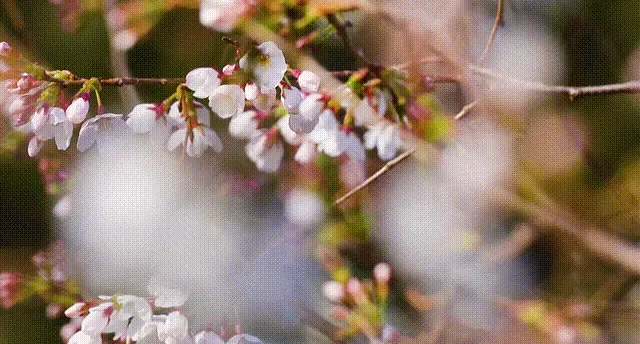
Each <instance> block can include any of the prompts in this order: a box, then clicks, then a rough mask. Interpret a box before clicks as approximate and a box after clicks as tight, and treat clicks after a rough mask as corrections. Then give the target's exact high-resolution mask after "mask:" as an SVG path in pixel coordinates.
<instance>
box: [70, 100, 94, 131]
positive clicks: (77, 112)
mask: <svg viewBox="0 0 640 344" xmlns="http://www.w3.org/2000/svg"><path fill="white" fill-rule="evenodd" d="M87 113H89V102H88V101H87V100H85V99H84V98H82V97H79V98H76V99H75V100H74V101H73V102H72V103H71V104H70V105H69V107H67V117H68V118H69V120H70V121H71V122H72V123H73V124H78V123H82V121H84V120H85V119H86V118H87Z"/></svg>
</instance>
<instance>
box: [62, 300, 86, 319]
mask: <svg viewBox="0 0 640 344" xmlns="http://www.w3.org/2000/svg"><path fill="white" fill-rule="evenodd" d="M88 310H89V307H88V306H87V304H86V303H85V302H76V303H74V304H73V306H71V307H69V308H67V310H66V311H64V315H65V316H67V318H81V317H83V316H85V315H86V314H87V311H88Z"/></svg>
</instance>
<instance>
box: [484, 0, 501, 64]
mask: <svg viewBox="0 0 640 344" xmlns="http://www.w3.org/2000/svg"><path fill="white" fill-rule="evenodd" d="M497 1H498V8H497V9H496V19H495V21H494V22H493V27H492V28H491V33H490V34H489V38H488V39H487V43H486V44H485V45H484V51H482V55H480V59H479V60H478V63H480V64H482V63H483V62H484V61H485V60H486V59H487V56H488V55H489V50H490V49H491V44H493V41H494V40H495V39H496V33H498V28H500V27H501V26H503V25H504V0H497Z"/></svg>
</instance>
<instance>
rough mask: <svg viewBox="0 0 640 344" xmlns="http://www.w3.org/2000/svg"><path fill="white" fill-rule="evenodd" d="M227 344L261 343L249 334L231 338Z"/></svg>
mask: <svg viewBox="0 0 640 344" xmlns="http://www.w3.org/2000/svg"><path fill="white" fill-rule="evenodd" d="M227 344H262V341H261V340H260V339H258V338H257V337H254V336H252V335H250V334H239V335H235V336H233V337H231V338H230V339H229V341H227Z"/></svg>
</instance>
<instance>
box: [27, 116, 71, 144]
mask: <svg viewBox="0 0 640 344" xmlns="http://www.w3.org/2000/svg"><path fill="white" fill-rule="evenodd" d="M31 129H32V130H33V133H34V134H35V137H36V138H37V140H39V141H45V140H49V139H51V138H55V142H56V146H57V147H58V149H60V150H66V149H67V148H69V145H70V144H71V136H72V135H73V123H71V121H70V120H69V119H68V118H67V115H66V114H65V112H64V110H62V109H61V108H58V107H49V106H43V107H41V108H40V109H38V110H37V111H36V112H35V114H34V115H33V117H31ZM38 151H39V148H38V149H34V150H32V152H35V153H37V152H38Z"/></svg>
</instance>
